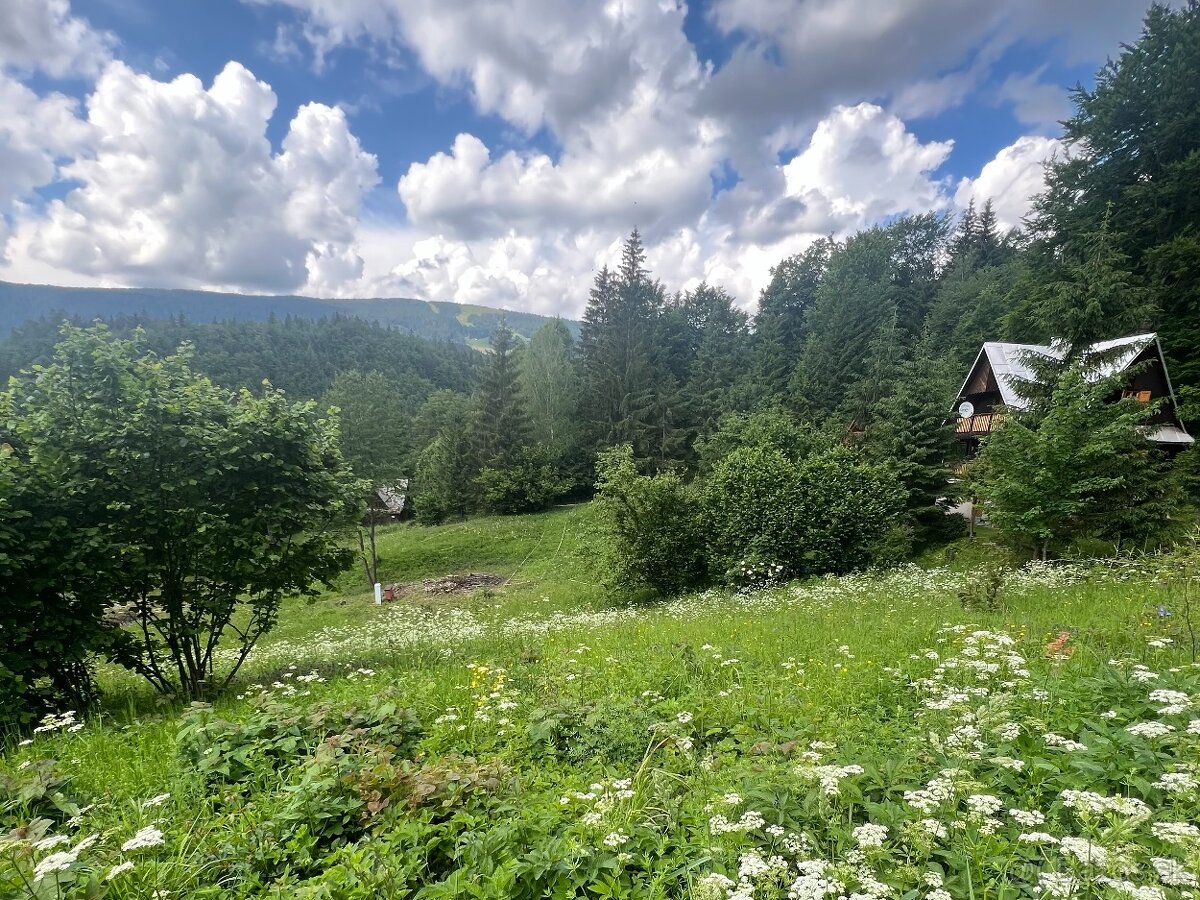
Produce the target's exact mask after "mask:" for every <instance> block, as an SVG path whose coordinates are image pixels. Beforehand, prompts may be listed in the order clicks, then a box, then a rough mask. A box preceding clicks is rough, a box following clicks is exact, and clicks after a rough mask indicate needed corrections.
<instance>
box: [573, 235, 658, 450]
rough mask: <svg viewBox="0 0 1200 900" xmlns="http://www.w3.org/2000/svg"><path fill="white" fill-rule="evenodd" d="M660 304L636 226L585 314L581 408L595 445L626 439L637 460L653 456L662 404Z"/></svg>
mask: <svg viewBox="0 0 1200 900" xmlns="http://www.w3.org/2000/svg"><path fill="white" fill-rule="evenodd" d="M662 306H663V289H662V286H661V285H659V284H657V283H656V282H653V281H651V280H650V276H649V273H648V272H647V270H646V254H645V249H644V248H643V246H642V240H641V236H640V235H639V234H638V232H637V230H636V229H635V230H634V231H633V233H632V234H630V236H629V238H628V240H626V242H625V247H624V250H623V251H622V255H621V266H620V268H619V269H618V271H617V273H616V274H613V273H611V272H610V271H609V270H608V269H607V268H605V269H602V270H601V271H600V272H599V273H598V274H597V276H596V281H595V284H594V286H593V288H592V292H591V295H590V296H589V298H588V307H587V311H586V312H585V314H584V321H583V331H582V336H581V340H580V349H581V353H582V362H583V377H584V395H583V408H582V410H581V412H582V413H583V415H584V416H585V418H586V419H587V420H588V421H589V423H590V426H591V432H592V440H593V444H594V446H596V447H597V448H599V447H608V446H615V445H617V444H622V443H628V444H630V445H632V447H633V448H634V453H635V455H636V456H638V457H640V458H648V457H651V456H652V455H654V452H653V451H654V448H655V446H656V445H657V444H658V443H659V442H658V441H656V432H657V431H658V430H659V428H660V423H659V419H661V413H662V404H661V402H660V398H659V397H657V396H656V392H658V391H659V389H660V387H661V384H660V383H659V382H658V381H657V380H656V375H657V374H658V373H656V371H655V367H654V365H653V354H652V348H653V341H654V337H655V325H656V323H657V319H658V316H659V313H660V311H661V309H662Z"/></svg>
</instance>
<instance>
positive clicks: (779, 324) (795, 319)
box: [754, 239, 837, 400]
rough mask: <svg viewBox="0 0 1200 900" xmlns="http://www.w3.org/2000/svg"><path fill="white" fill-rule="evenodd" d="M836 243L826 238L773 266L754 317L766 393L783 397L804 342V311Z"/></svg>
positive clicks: (758, 368) (758, 374) (757, 361)
mask: <svg viewBox="0 0 1200 900" xmlns="http://www.w3.org/2000/svg"><path fill="white" fill-rule="evenodd" d="M836 249H837V245H836V244H835V243H834V242H833V241H832V240H828V239H821V240H818V241H816V242H815V243H813V244H812V245H811V246H810V247H809V248H808V249H807V250H805V251H804V252H803V253H798V254H796V255H795V256H789V257H787V258H786V259H784V260H782V261H780V263H779V264H778V265H777V266H775V267H774V268H772V269H771V281H770V283H769V284H768V285H767V286H766V287H765V288H763V291H762V294H761V295H760V296H759V300H758V313H757V315H756V316H755V317H754V371H755V379H756V380H757V381H758V383H759V385H760V386H761V387H762V389H763V392H764V393H765V394H766V396H767V397H768V398H771V399H775V400H782V399H783V398H784V397H785V396H786V395H787V388H788V382H789V381H790V380H791V377H792V372H793V371H795V368H796V363H797V362H798V361H799V359H800V353H801V351H802V349H803V347H804V338H805V317H806V316H807V315H808V311H809V309H810V308H811V307H812V306H813V304H814V303H815V301H816V296H817V288H818V286H819V285H820V283H821V279H822V278H823V277H824V275H825V272H826V271H827V270H828V268H829V260H830V257H831V256H832V254H833V253H834V251H835V250H836Z"/></svg>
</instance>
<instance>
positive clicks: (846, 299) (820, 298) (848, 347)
mask: <svg viewBox="0 0 1200 900" xmlns="http://www.w3.org/2000/svg"><path fill="white" fill-rule="evenodd" d="M892 250H893V246H892V242H891V240H890V239H889V237H888V235H887V232H886V231H885V230H884V229H882V228H872V229H870V230H869V231H863V232H859V233H858V234H856V235H854V236H853V237H851V238H850V239H849V240H848V241H846V243H845V244H844V245H843V246H841V247H840V248H838V250H837V251H835V252H834V253H833V254H832V255H831V257H830V261H829V269H828V271H827V272H826V273H825V276H824V277H823V278H822V279H821V283H820V285H819V287H818V288H817V295H816V299H815V302H814V304H813V306H812V308H811V310H810V311H809V313H808V315H807V316H806V328H807V335H806V337H805V341H804V348H803V350H802V351H801V355H800V361H799V363H798V364H797V367H796V373H795V375H794V376H793V379H792V383H791V393H792V402H793V404H794V405H795V406H796V408H797V409H799V410H801V411H802V412H805V413H807V414H809V415H812V416H816V417H823V416H827V415H830V414H831V413H832V412H833V411H834V410H835V409H837V407H838V406H839V405H840V404H841V403H842V401H843V400H844V399H845V398H846V395H847V393H848V391H849V389H850V387H851V385H853V383H854V382H855V381H857V380H858V379H859V378H861V377H862V375H863V371H864V366H865V360H866V359H867V350H868V348H869V346H870V344H871V341H872V340H873V339H874V338H875V337H876V335H877V334H878V333H879V330H880V327H881V326H882V325H883V324H884V323H885V322H888V321H890V320H892V319H893V318H894V317H895V316H896V314H897V300H898V291H897V288H896V285H895V282H894V280H893V278H892V266H891V264H892Z"/></svg>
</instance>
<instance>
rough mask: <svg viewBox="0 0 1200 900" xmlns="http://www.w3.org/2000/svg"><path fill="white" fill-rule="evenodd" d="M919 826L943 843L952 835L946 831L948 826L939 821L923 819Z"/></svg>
mask: <svg viewBox="0 0 1200 900" xmlns="http://www.w3.org/2000/svg"><path fill="white" fill-rule="evenodd" d="M917 824H919V825H920V826H921V828H923V829H924V830H925V832H926V833H928V834H930V835H932V836H933V837H935V838H937V839H938V840H941V841H944V840H945V839H946V838H947V837H948V836H949V834H950V832H948V831H947V830H946V826H945V825H943V824H942V823H941V822H939V821H938V820H937V819H922V820H921V821H920V822H918V823H917Z"/></svg>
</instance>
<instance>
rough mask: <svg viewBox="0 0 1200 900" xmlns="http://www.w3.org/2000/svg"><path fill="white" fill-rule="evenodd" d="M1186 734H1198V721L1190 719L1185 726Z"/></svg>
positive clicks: (1199, 732)
mask: <svg viewBox="0 0 1200 900" xmlns="http://www.w3.org/2000/svg"><path fill="white" fill-rule="evenodd" d="M1187 733H1188V734H1200V719H1192V721H1190V722H1188V725H1187Z"/></svg>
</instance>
